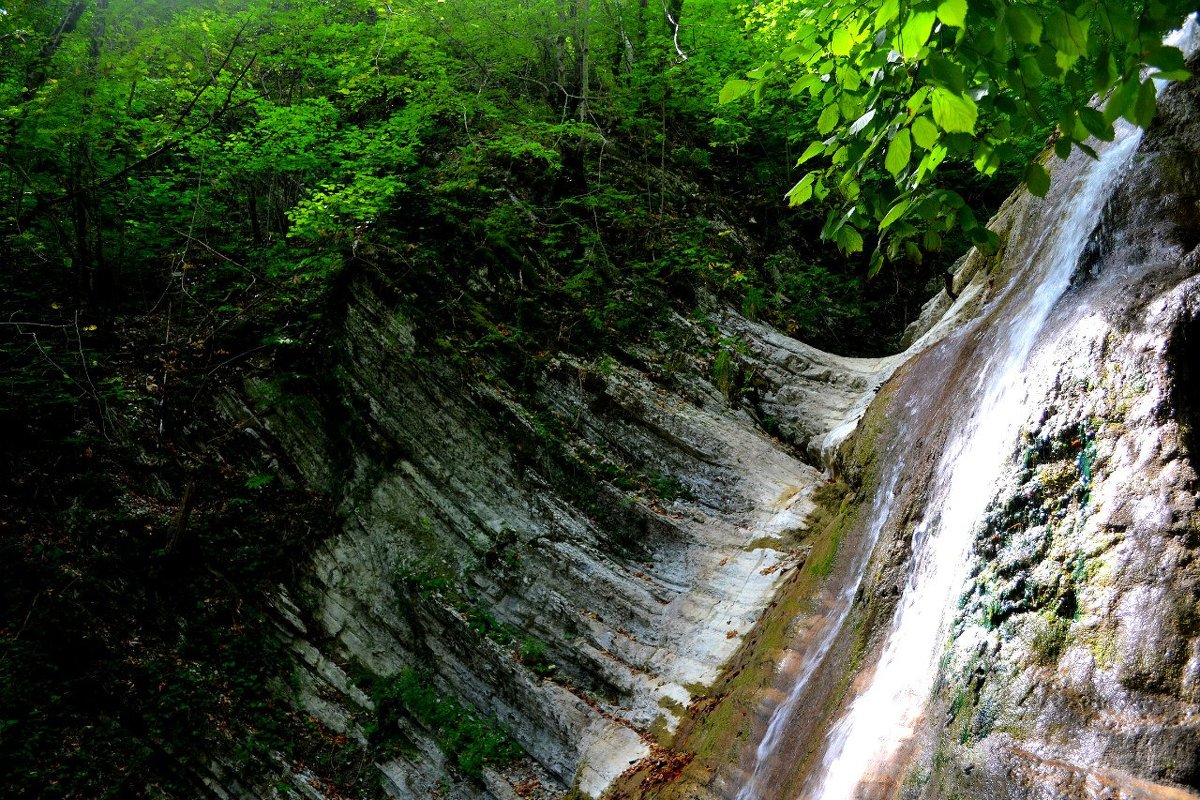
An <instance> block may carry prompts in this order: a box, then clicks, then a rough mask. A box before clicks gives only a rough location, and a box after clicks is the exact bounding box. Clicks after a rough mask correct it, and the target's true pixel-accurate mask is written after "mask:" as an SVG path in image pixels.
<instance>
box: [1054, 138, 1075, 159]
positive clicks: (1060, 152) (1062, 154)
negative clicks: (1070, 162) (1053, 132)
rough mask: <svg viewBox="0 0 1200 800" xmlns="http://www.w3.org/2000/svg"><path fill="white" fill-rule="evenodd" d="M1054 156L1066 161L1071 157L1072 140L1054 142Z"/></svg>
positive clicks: (1061, 139) (1060, 139)
mask: <svg viewBox="0 0 1200 800" xmlns="http://www.w3.org/2000/svg"><path fill="white" fill-rule="evenodd" d="M1054 155H1056V156H1058V157H1059V158H1061V159H1062V160H1064V161H1066V160H1067V159H1068V158H1070V157H1071V140H1070V139H1066V138H1059V139H1057V140H1056V141H1055V142H1054Z"/></svg>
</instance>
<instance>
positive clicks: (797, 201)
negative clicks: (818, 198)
mask: <svg viewBox="0 0 1200 800" xmlns="http://www.w3.org/2000/svg"><path fill="white" fill-rule="evenodd" d="M816 177H817V173H815V172H810V173H808V174H807V175H805V176H804V177H803V178H801V179H800V180H799V181H797V182H796V185H795V186H793V187H792V188H791V189H788V192H787V194H786V195H784V196H785V197H786V198H787V200H788V205H790V206H792V207H796V206H802V205H804V204H805V203H807V202H808V201H809V200H810V199H812V196H813V181H814V180H815V179H816Z"/></svg>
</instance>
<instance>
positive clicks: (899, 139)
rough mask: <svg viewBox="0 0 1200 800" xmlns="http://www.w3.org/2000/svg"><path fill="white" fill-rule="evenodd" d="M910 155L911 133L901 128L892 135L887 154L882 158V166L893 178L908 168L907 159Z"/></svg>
mask: <svg viewBox="0 0 1200 800" xmlns="http://www.w3.org/2000/svg"><path fill="white" fill-rule="evenodd" d="M911 155H912V137H911V134H909V131H908V128H901V129H900V131H899V132H898V133H897V134H896V135H895V136H893V137H892V141H891V143H890V144H889V145H888V149H887V156H886V157H885V158H884V160H883V166H884V167H885V168H886V169H887V171H888V172H890V173H891V174H892V177H893V178H898V177H900V173H902V172H904V171H905V170H906V169H908V160H909V156H911Z"/></svg>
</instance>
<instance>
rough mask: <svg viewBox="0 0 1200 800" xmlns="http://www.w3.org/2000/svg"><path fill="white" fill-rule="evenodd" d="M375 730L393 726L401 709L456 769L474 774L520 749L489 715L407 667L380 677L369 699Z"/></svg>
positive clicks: (505, 760)
mask: <svg viewBox="0 0 1200 800" xmlns="http://www.w3.org/2000/svg"><path fill="white" fill-rule="evenodd" d="M372 699H373V700H374V701H375V707H376V710H377V713H378V715H379V728H380V729H381V730H385V731H386V730H389V729H392V728H395V727H396V725H397V724H398V723H399V721H400V718H401V713H402V711H403V712H407V716H410V717H411V718H412V719H414V720H416V721H417V722H418V723H419V724H420V725H421V726H422V727H424V728H425V729H427V730H428V731H429V732H430V733H432V734H433V735H434V738H436V739H437V743H438V746H439V747H440V748H441V749H442V752H443V753H445V754H446V756H447V757H448V758H449V759H450V761H451V762H452V763H453V764H454V766H455V767H457V768H458V770H459V771H460V772H462V773H463V774H464V775H467V776H469V777H472V778H479V777H480V776H481V775H482V774H483V768H484V767H485V766H487V765H502V764H505V763H508V762H510V761H512V760H514V759H516V758H519V757H520V756H521V748H520V747H519V746H518V745H517V744H516V743H515V742H514V741H513V740H512V739H511V737H510V736H509V735H508V732H507V731H505V730H504V728H503V727H501V725H500V724H499V723H497V722H496V721H495V720H493V719H490V718H489V719H480V718H479V717H478V716H476V715H475V714H474V713H472V712H471V711H470V710H468V709H467V708H465V707H464V706H463V705H462V703H460V702H459V701H458V700H456V699H455V698H453V697H448V696H445V695H442V694H439V693H438V691H437V690H436V689H434V688H433V684H432V681H431V680H430V676H429V675H426V674H423V673H421V672H418V671H417V670H415V669H412V668H408V667H406V668H405V669H403V670H401V671H400V673H399V674H397V675H394V676H392V677H391V678H388V679H386V680H383V681H380V682H379V684H378V685H377V686H376V687H375V691H374V692H373V698H372Z"/></svg>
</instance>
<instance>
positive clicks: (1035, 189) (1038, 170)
mask: <svg viewBox="0 0 1200 800" xmlns="http://www.w3.org/2000/svg"><path fill="white" fill-rule="evenodd" d="M1025 185H1026V186H1028V187H1029V192H1030V193H1031V194H1032V195H1033V196H1034V197H1045V196H1046V192H1048V191H1050V173H1048V172H1046V168H1045V167H1043V166H1042V165H1041V164H1030V165H1029V166H1028V167H1027V168H1026V170H1025Z"/></svg>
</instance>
